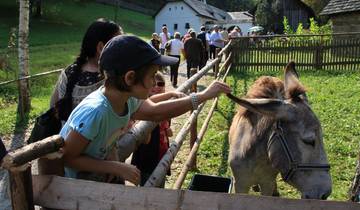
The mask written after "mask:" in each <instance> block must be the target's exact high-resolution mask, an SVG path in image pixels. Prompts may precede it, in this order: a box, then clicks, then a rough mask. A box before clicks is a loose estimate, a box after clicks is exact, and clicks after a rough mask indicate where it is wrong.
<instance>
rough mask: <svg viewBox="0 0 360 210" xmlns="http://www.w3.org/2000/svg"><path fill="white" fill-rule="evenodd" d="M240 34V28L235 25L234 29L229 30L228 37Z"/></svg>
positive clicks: (235, 36)
mask: <svg viewBox="0 0 360 210" xmlns="http://www.w3.org/2000/svg"><path fill="white" fill-rule="evenodd" d="M240 36H241V30H240V28H239V27H237V26H235V27H234V29H233V30H232V31H231V32H230V34H229V38H237V37H240Z"/></svg>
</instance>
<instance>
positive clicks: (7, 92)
mask: <svg viewBox="0 0 360 210" xmlns="http://www.w3.org/2000/svg"><path fill="white" fill-rule="evenodd" d="M43 4H44V5H43V16H42V18H40V19H37V18H32V19H31V20H30V33H29V46H30V74H36V73H40V72H45V71H49V70H54V69H59V68H64V67H66V66H67V65H69V64H71V63H72V62H73V61H74V60H75V58H76V56H77V55H78V53H79V51H80V44H81V39H82V37H83V35H84V33H85V31H86V28H87V27H88V26H89V25H90V23H91V22H93V21H94V20H96V19H98V18H100V17H103V18H106V19H109V20H114V21H116V22H117V23H119V24H120V25H121V27H122V28H123V30H124V31H125V33H128V34H135V35H137V36H140V37H142V38H143V39H149V38H150V36H151V34H152V32H153V26H154V21H153V19H152V17H151V16H147V15H143V14H141V13H137V12H133V11H129V10H125V9H121V8H119V9H118V11H117V15H116V10H115V8H114V7H112V6H108V5H103V4H97V3H93V2H92V1H87V2H86V3H81V2H77V1H71V0H64V1H56V0H48V1H43ZM115 16H116V20H115ZM17 26H18V4H17V3H16V1H1V2H0V57H5V54H6V53H7V52H8V55H9V56H10V57H9V59H8V61H9V63H10V67H11V68H12V71H10V72H8V73H7V72H6V71H5V70H4V69H0V81H6V80H10V79H13V78H14V77H16V73H17V72H18V61H17V50H16V49H12V50H10V51H8V50H7V49H6V46H7V44H8V43H7V42H8V39H9V32H10V29H11V28H12V27H17ZM56 79H57V75H53V76H48V77H43V78H41V79H39V78H38V79H35V80H33V81H31V96H32V110H31V112H30V115H29V118H30V119H29V120H30V122H31V121H32V120H33V119H34V117H35V116H38V115H39V114H40V113H41V112H43V111H45V110H46V109H47V108H48V106H49V100H50V95H51V93H52V90H53V88H54V85H55V83H56ZM16 101H17V89H16V85H14V84H11V85H7V86H1V88H0V109H1V110H0V115H1V116H3V117H2V118H0V125H1V126H0V135H7V134H11V133H13V132H14V131H16V129H17V128H16V127H17V126H18V125H21V124H19V122H17V118H16V115H17V112H16V107H17V105H16ZM21 128H22V126H19V129H21Z"/></svg>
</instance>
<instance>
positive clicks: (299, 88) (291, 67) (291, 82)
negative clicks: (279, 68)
mask: <svg viewBox="0 0 360 210" xmlns="http://www.w3.org/2000/svg"><path fill="white" fill-rule="evenodd" d="M305 92H306V90H305V88H304V86H303V85H302V84H301V83H300V81H299V74H298V73H297V72H296V70H295V62H294V61H290V63H288V64H287V65H286V67H285V94H286V98H295V97H297V96H299V95H301V94H305Z"/></svg>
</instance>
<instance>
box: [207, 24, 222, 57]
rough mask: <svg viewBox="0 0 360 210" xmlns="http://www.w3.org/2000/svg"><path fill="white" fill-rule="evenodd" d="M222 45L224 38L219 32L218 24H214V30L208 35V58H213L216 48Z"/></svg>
mask: <svg viewBox="0 0 360 210" xmlns="http://www.w3.org/2000/svg"><path fill="white" fill-rule="evenodd" d="M223 47H224V39H223V38H222V36H221V34H220V32H219V26H217V25H215V26H214V31H213V32H212V33H211V35H210V58H213V59H215V51H216V48H223Z"/></svg>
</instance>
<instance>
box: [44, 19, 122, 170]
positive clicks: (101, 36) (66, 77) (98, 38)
mask: <svg viewBox="0 0 360 210" xmlns="http://www.w3.org/2000/svg"><path fill="white" fill-rule="evenodd" d="M122 33H123V32H122V29H121V27H120V26H119V25H118V24H116V23H114V22H112V21H108V20H105V19H103V18H101V19H98V20H96V21H94V22H93V23H92V24H91V25H90V26H89V27H88V28H87V30H86V32H85V35H84V37H83V39H82V43H81V49H80V54H79V56H78V57H77V58H76V60H75V62H74V63H73V64H71V65H70V66H68V67H67V68H65V70H63V71H62V72H61V73H60V76H59V79H58V81H57V83H56V86H55V89H54V92H53V94H52V96H51V101H50V107H55V109H56V112H57V117H58V118H59V119H60V120H61V121H62V122H64V123H65V122H66V120H67V119H68V117H69V115H70V113H71V112H72V110H73V109H74V108H75V107H76V106H77V105H78V104H79V103H80V102H81V101H82V100H83V99H84V98H85V97H86V96H88V95H89V94H90V93H92V92H93V91H95V90H96V89H98V88H99V87H100V86H101V85H103V84H104V81H105V78H104V75H103V74H102V73H101V72H100V69H99V65H98V62H99V57H100V54H101V50H102V49H103V47H104V45H105V44H106V43H107V42H108V41H109V40H110V39H111V38H112V37H114V36H116V35H119V34H122ZM38 168H39V174H56V175H60V176H62V175H63V174H64V171H63V163H62V162H61V161H60V159H56V160H49V159H46V158H40V159H39V160H38Z"/></svg>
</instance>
